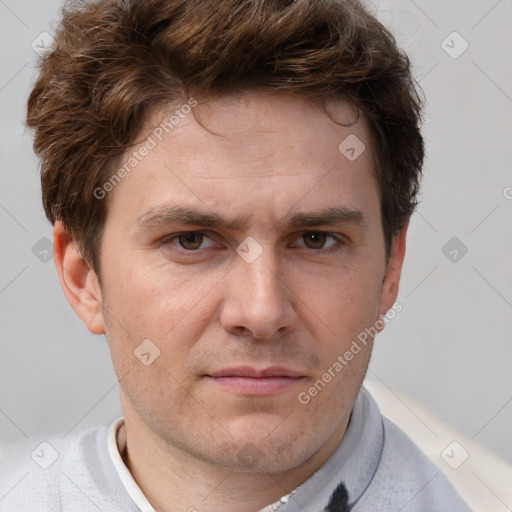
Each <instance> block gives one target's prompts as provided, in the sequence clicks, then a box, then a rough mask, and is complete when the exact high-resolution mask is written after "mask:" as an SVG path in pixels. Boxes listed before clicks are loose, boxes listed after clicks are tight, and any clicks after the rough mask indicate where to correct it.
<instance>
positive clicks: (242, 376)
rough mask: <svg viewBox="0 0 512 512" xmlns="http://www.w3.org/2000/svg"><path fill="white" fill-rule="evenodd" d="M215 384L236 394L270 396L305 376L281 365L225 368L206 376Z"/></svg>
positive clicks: (293, 384) (282, 390) (295, 383)
mask: <svg viewBox="0 0 512 512" xmlns="http://www.w3.org/2000/svg"><path fill="white" fill-rule="evenodd" d="M204 377H205V378H207V379H208V380H209V381H210V382H212V383H213V384H214V385H216V386H219V387H220V388H222V389H224V390H226V391H230V392H232V393H235V394H240V395H246V396H269V395H275V394H278V393H282V392H284V391H287V390H289V389H290V388H292V387H294V386H296V385H297V384H298V383H302V382H303V380H304V379H305V376H304V375H302V374H300V373H299V372H296V371H294V370H290V369H288V368H284V367H280V366H272V367H269V368H261V369H257V368H253V367H250V366H243V367H237V368H225V369H222V370H218V371H215V372H212V373H210V374H206V375H205V376H204Z"/></svg>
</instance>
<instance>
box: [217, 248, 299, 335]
mask: <svg viewBox="0 0 512 512" xmlns="http://www.w3.org/2000/svg"><path fill="white" fill-rule="evenodd" d="M260 247H261V249H260V254H259V255H258V256H257V257H256V258H255V259H250V258H244V256H243V253H242V255H241V257H240V258H237V259H236V261H235V264H234V268H233V269H232V280H233V281H232V286H230V292H229V294H230V297H228V300H227V302H226V304H227V306H226V308H227V310H226V311H224V312H223V315H224V316H223V318H224V321H225V327H226V328H228V329H230V330H236V331H237V332H240V330H241V328H244V330H245V331H250V333H252V335H253V336H256V337H260V338H265V337H269V336H272V335H273V334H275V333H276V332H278V331H279V332H281V333H283V332H284V331H286V330H287V329H289V328H291V326H292V324H293V321H294V316H295V313H294V310H293V305H292V304H291V295H290V293H289V292H288V290H287V287H286V286H285V285H284V284H283V282H282V281H281V279H282V277H281V276H282V271H283V269H282V266H281V265H280V262H279V261H278V258H277V256H276V254H275V251H274V250H273V249H272V247H271V246H270V245H266V246H264V247H263V246H260ZM250 250H254V247H252V248H250V249H249V251H250ZM246 334H247V333H246Z"/></svg>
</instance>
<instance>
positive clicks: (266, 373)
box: [207, 366, 302, 379]
mask: <svg viewBox="0 0 512 512" xmlns="http://www.w3.org/2000/svg"><path fill="white" fill-rule="evenodd" d="M207 376H208V377H214V378H216V377H251V378H256V379H257V378H265V377H302V374H300V373H299V372H296V371H293V370H290V369H288V368H285V367H282V366H271V367H268V368H261V369H257V368H253V367H251V366H239V367H236V368H225V369H222V370H218V371H215V372H212V373H209V374H208V375H207Z"/></svg>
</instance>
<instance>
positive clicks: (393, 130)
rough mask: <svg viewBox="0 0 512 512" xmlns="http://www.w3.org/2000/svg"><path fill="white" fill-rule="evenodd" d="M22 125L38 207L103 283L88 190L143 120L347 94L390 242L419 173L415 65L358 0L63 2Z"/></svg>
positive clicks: (101, 210)
mask: <svg viewBox="0 0 512 512" xmlns="http://www.w3.org/2000/svg"><path fill="white" fill-rule="evenodd" d="M55 40H56V47H55V49H54V50H53V51H52V52H51V53H50V54H48V55H47V56H45V57H44V58H42V60H41V62H40V71H39V76H38V78H37V81H36V83H35V86H34V88H33V91H32V93H31V95H30V98H29V100H28V108H27V125H28V126H29V127H30V128H33V130H34V151H35V152H36V154H38V155H39V156H40V158H41V162H42V165H41V183H42V196H43V204H44V209H45V212H46V215H47V217H48V219H49V220H50V222H52V224H53V223H54V222H55V221H56V220H61V221H62V222H63V224H64V226H65V228H66V229H67V230H68V232H69V233H70V234H71V235H72V236H73V238H74V240H75V241H76V242H77V243H78V245H79V247H80V249H81V251H82V254H83V255H84V257H85V258H86V260H87V261H88V262H89V263H90V264H91V265H92V267H93V268H94V270H95V271H96V272H97V273H98V274H99V271H100V262H99V248H100V243H101V237H102V232H103V226H104V224H105V220H106V215H107V201H104V200H103V201H102V200H98V199H96V197H95V196H94V194H93V191H94V190H95V189H96V188H97V187H99V186H101V185H102V183H104V182H105V180H106V179H108V176H109V175H111V174H112V167H113V165H114V163H115V162H116V161H117V160H118V159H119V157H120V155H122V153H124V152H125V151H126V149H127V148H128V147H129V146H130V145H131V144H133V143H135V141H136V138H137V137H138V136H139V135H140V134H141V130H142V129H143V127H144V123H145V122H146V121H147V117H148V115H149V112H151V111H154V110H155V109H158V108H166V107H168V106H169V104H172V103H173V102H178V101H182V100H183V99H186V98H190V97H192V95H193V97H195V98H201V97H202V98H208V97H209V96H210V97H211V96H213V95H221V94H227V93H231V92H237V91H241V90H248V91H250V90H255V91H258V90H259V91H275V92H283V93H293V94H298V95H300V96H302V97H304V98H307V99H311V100H315V101H316V100H323V99H325V98H327V97H332V96H334V97H343V98H345V99H348V100H349V101H350V102H352V103H353V104H354V105H356V106H357V107H358V108H359V109H361V111H362V112H363V113H364V115H365V116H366V118H367V120H368V122H369V127H370V132H371V137H372V140H373V143H374V146H375V147H374V148H373V149H374V151H375V155H376V160H377V169H376V172H377V174H378V178H379V183H380V192H381V211H382V224H383V231H384V237H385V240H386V247H387V249H388V250H389V246H390V242H391V240H392V237H393V236H394V235H395V234H396V233H397V232H398V230H399V229H400V228H401V227H402V226H403V224H404V222H405V221H407V219H408V218H409V217H410V215H411V214H412V212H413V211H414V208H415V206H416V204H417V201H416V195H417V192H418V188H419V179H420V175H421V169H422V165H423V157H424V147H423V138H422V136H421V133H420V122H421V108H422V101H421V99H420V96H419V94H418V91H419V90H420V89H419V86H417V84H416V83H415V82H414V80H413V78H412V76H411V71H410V62H409V59H408V57H407V56H406V55H405V53H404V52H403V51H401V50H400V49H399V48H397V45H396V42H395V39H394V37H393V35H392V34H391V33H390V32H389V30H387V29H386V28H385V27H384V26H383V25H382V24H380V23H379V22H378V21H377V20H376V19H375V18H374V17H373V16H372V15H371V14H370V13H369V12H368V11H367V10H366V8H365V7H364V6H362V4H361V3H360V2H358V1H357V0H295V1H294V0H101V1H99V2H94V3H92V2H89V3H87V2H80V3H78V7H75V8H71V7H69V6H68V7H65V8H64V9H63V12H62V20H61V23H60V25H59V27H58V29H57V32H56V34H55Z"/></svg>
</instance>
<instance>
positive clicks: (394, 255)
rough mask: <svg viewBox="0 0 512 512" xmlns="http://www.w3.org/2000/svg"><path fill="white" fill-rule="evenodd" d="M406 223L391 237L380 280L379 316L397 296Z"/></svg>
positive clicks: (391, 305) (391, 304) (390, 306)
mask: <svg viewBox="0 0 512 512" xmlns="http://www.w3.org/2000/svg"><path fill="white" fill-rule="evenodd" d="M408 225H409V223H408V222H406V223H405V224H404V226H403V227H402V229H401V230H400V231H399V232H398V233H397V234H396V235H395V236H394V237H393V240H392V243H391V249H390V254H389V261H388V264H387V267H386V273H385V275H384V279H383V282H382V291H381V300H380V309H379V317H382V316H384V315H385V314H386V312H387V311H388V310H389V309H391V308H392V307H393V304H394V303H395V301H396V298H397V296H398V288H399V285H400V276H401V274H402V265H403V262H404V257H405V240H406V236H407V228H408Z"/></svg>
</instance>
